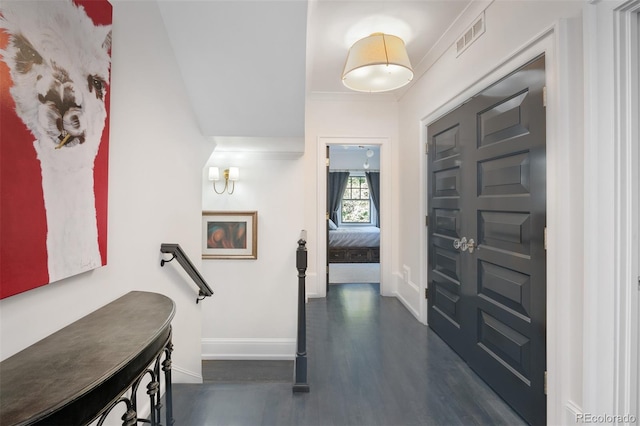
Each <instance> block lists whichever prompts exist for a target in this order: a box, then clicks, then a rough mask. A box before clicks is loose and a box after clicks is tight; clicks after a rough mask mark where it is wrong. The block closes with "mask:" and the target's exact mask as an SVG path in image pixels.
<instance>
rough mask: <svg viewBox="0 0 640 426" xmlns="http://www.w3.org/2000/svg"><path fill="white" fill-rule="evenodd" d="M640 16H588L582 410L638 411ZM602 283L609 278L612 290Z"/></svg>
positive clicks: (615, 8) (619, 6)
mask: <svg viewBox="0 0 640 426" xmlns="http://www.w3.org/2000/svg"><path fill="white" fill-rule="evenodd" d="M639 16H640V0H626V1H625V0H618V1H592V2H591V3H590V4H589V5H587V7H586V9H585V19H584V20H585V26H584V27H585V66H584V67H585V74H586V75H585V92H586V95H585V97H586V99H585V178H584V179H585V197H584V206H585V209H587V207H589V209H591V211H590V214H586V215H585V224H584V225H585V227H584V230H585V250H584V262H585V280H584V286H585V295H584V296H585V297H584V313H585V315H584V324H585V331H586V330H592V331H590V332H589V333H586V332H585V345H584V353H585V355H584V369H585V377H584V385H583V389H584V404H583V405H584V407H583V408H584V410H585V411H586V412H597V411H599V412H606V413H612V414H613V415H617V414H619V415H625V414H634V415H636V416H638V415H639V414H640V413H638V410H639V409H640V396H639V393H640V383H639V382H640V377H639V374H640V372H639V371H638V369H639V368H638V362H639V361H640V355H639V352H640V348H639V344H640V342H639V340H640V324H639V321H640V317H639V314H638V309H639V308H640V301H639V298H640V291H639V290H640V288H639V287H638V284H639V283H638V277H639V275H640V271H639V268H640V267H639V265H638V264H639V263H640V259H639V257H640V249H639V247H638V246H639V243H638V231H639V229H638V228H639V224H638V221H639V218H638V211H639V210H638V208H639V198H640V195H639V191H640V177H639V175H638V170H637V163H636V164H634V163H635V162H634V159H635V160H636V161H638V160H639V159H640V158H639V157H640V155H639V150H640V148H639V147H638V137H639V130H638V122H637V121H638V120H637V117H638V114H639V113H640V107H639V102H640V99H639V98H640V94H639V91H640V89H639V87H638V81H637V76H638V71H639V61H640V58H639V57H640V53H639V52H638V49H639V48H640V47H639V46H638V37H639V27H640V25H639V22H638V20H639ZM603 141H606V142H607V143H606V144H603V143H602V142H603ZM605 219H608V220H607V221H606V222H605ZM611 219H613V227H612V226H611ZM604 223H607V225H608V226H606V229H607V231H606V232H605V230H604V229H603V228H605V227H604V226H603V224H604ZM612 228H613V229H612ZM594 262H595V263H594ZM602 283H610V287H608V290H609V291H608V292H605V291H603V290H602ZM594 309H595V310H594ZM623 423H624V422H620V424H623ZM625 424H626V423H625Z"/></svg>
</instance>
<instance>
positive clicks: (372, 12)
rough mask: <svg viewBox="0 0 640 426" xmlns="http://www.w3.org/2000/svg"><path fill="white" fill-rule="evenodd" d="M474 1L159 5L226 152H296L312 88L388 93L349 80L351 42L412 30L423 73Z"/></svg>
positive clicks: (189, 83)
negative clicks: (355, 87) (352, 85)
mask: <svg viewBox="0 0 640 426" xmlns="http://www.w3.org/2000/svg"><path fill="white" fill-rule="evenodd" d="M472 1H473V0H416V1H402V0H391V1H383V0H354V1H345V0H309V1H305V0H284V1H275V0H242V1H238V0H235V1H231V0H228V1H225V0H196V1H190V0H183V1H178V0H171V1H170V0H158V4H159V7H160V12H161V15H162V18H163V20H164V22H165V26H166V28H167V33H168V36H169V40H170V43H171V46H172V49H173V51H174V53H175V56H176V60H177V62H178V66H179V67H180V71H181V73H182V76H183V79H184V84H185V87H186V90H187V93H188V96H189V98H190V101H191V104H192V107H193V110H194V113H195V115H196V117H197V120H198V122H199V125H200V128H201V130H202V132H203V134H204V135H205V136H207V137H212V138H214V140H215V141H216V144H217V145H218V147H220V148H222V149H226V150H233V149H234V147H242V149H252V147H253V148H254V149H255V146H256V145H257V146H261V145H263V146H269V147H271V148H270V149H274V147H275V150H278V149H282V150H288V151H291V150H294V151H295V150H296V149H300V150H303V149H304V108H305V99H306V97H307V96H311V97H313V96H331V97H341V96H342V97H345V96H350V97H353V96H356V97H360V98H362V99H372V100H374V99H376V100H380V99H381V97H380V96H379V95H374V94H367V93H355V92H352V91H350V90H349V89H347V88H346V87H344V86H343V84H342V81H341V75H342V68H343V66H344V62H345V59H346V55H347V52H348V50H349V47H350V46H351V44H353V43H354V42H355V41H357V40H358V39H360V38H362V37H365V36H367V35H369V34H371V33H373V32H386V33H390V34H394V35H397V36H399V37H401V38H403V39H404V40H405V43H406V46H407V51H408V54H409V58H410V60H411V63H412V65H413V67H414V70H416V71H417V75H416V76H415V77H414V80H415V79H417V78H418V77H419V73H420V72H421V67H420V65H421V63H422V62H423V60H424V58H425V57H427V55H428V54H429V53H430V51H431V49H432V48H433V46H434V45H435V44H436V42H437V41H438V40H439V39H440V38H441V37H442V35H443V34H444V33H445V32H446V30H447V29H448V28H449V27H450V26H451V25H452V23H453V22H455V20H456V19H457V18H458V17H459V16H460V15H461V14H462V12H463V11H464V10H465V8H467V7H468V6H469V4H470V3H471V2H472ZM406 90H407V87H405V88H401V89H397V90H395V91H393V92H389V93H387V94H385V95H384V96H385V98H384V99H389V100H393V99H398V98H399V97H400V96H401V95H402V93H404V92H405V91H406ZM278 141H283V143H279V142H278ZM279 146H280V148H278V147H279ZM239 149H240V148H239ZM258 149H260V148H258Z"/></svg>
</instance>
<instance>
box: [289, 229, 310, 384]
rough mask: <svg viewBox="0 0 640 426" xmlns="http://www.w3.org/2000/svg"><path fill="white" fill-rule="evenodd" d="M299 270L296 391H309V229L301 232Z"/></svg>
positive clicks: (297, 257)
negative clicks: (307, 296)
mask: <svg viewBox="0 0 640 426" xmlns="http://www.w3.org/2000/svg"><path fill="white" fill-rule="evenodd" d="M296 269H297V270H298V338H297V348H296V359H295V383H294V384H293V391H294V392H309V383H308V381H307V311H306V305H305V277H306V276H307V275H306V271H307V231H305V230H303V231H302V232H301V233H300V239H299V240H298V249H297V250H296Z"/></svg>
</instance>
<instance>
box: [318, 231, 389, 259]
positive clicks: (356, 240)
mask: <svg viewBox="0 0 640 426" xmlns="http://www.w3.org/2000/svg"><path fill="white" fill-rule="evenodd" d="M329 262H330V263H378V262H380V228H377V227H375V226H352V227H339V228H337V229H329Z"/></svg>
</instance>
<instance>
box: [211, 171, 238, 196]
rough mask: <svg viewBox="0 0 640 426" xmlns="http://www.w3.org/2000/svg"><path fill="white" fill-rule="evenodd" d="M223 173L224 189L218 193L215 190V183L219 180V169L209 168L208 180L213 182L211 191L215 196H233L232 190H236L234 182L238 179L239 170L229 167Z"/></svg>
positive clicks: (216, 189)
mask: <svg viewBox="0 0 640 426" xmlns="http://www.w3.org/2000/svg"><path fill="white" fill-rule="evenodd" d="M223 173H224V188H223V189H222V191H218V188H216V182H217V181H219V180H220V169H218V168H217V167H209V180H212V181H213V190H214V191H215V192H216V194H224V193H225V192H228V193H229V194H233V190H234V189H236V181H237V180H238V178H239V177H240V169H238V168H237V167H229V168H228V169H225V171H224V172H223ZM229 181H231V186H229Z"/></svg>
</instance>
